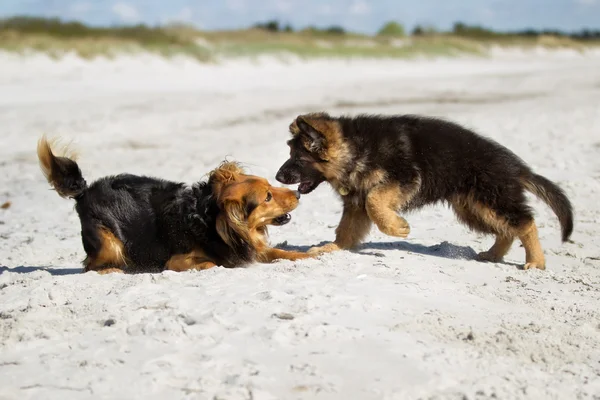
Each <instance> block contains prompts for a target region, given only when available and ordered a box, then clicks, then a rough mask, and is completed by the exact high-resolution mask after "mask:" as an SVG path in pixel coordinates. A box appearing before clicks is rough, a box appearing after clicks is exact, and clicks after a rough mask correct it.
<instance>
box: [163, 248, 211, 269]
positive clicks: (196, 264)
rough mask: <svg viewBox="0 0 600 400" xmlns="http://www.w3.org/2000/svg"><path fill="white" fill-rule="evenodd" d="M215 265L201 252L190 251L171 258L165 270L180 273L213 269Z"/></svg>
mask: <svg viewBox="0 0 600 400" xmlns="http://www.w3.org/2000/svg"><path fill="white" fill-rule="evenodd" d="M215 266H216V264H215V263H213V262H212V261H210V260H208V259H207V257H206V255H205V254H204V253H203V252H201V251H195V250H194V251H192V252H190V253H187V254H176V255H174V256H172V257H171V258H170V259H169V261H167V265H166V266H165V269H167V270H170V271H176V272H182V271H189V270H191V269H193V270H197V271H200V270H204V269H209V268H212V267H215Z"/></svg>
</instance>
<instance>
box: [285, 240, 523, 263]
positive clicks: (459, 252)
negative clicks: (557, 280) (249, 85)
mask: <svg viewBox="0 0 600 400" xmlns="http://www.w3.org/2000/svg"><path fill="white" fill-rule="evenodd" d="M326 243H328V242H321V243H319V244H318V245H316V246H322V245H324V244H326ZM277 247H279V248H281V249H284V250H294V251H302V252H305V251H307V250H308V249H310V248H311V247H312V246H290V245H287V244H282V245H280V246H277ZM382 250H400V251H403V252H406V253H409V254H410V253H415V254H422V255H425V256H433V257H441V258H446V259H450V260H468V261H476V260H477V252H476V251H475V250H473V249H472V248H471V247H469V246H457V245H455V244H452V243H449V242H445V241H444V242H442V243H440V244H435V245H433V246H424V245H422V244H418V243H410V242H405V241H397V242H366V243H363V244H361V245H360V246H358V247H357V248H356V249H355V250H351V251H352V252H353V253H358V254H364V255H369V256H375V257H385V254H384V253H382V252H381V251H382ZM499 264H505V265H511V266H514V267H517V268H523V266H522V265H519V264H515V263H512V262H506V261H503V262H501V263H499Z"/></svg>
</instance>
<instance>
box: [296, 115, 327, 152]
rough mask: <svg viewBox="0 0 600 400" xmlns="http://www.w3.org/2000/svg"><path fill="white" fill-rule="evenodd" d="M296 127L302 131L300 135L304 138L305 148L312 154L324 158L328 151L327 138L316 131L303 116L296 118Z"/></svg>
mask: <svg viewBox="0 0 600 400" xmlns="http://www.w3.org/2000/svg"><path fill="white" fill-rule="evenodd" d="M296 126H297V127H298V130H299V131H300V132H299V134H300V136H301V138H302V143H303V144H304V147H306V149H307V150H308V151H310V152H311V153H316V154H318V155H319V156H323V155H324V154H325V153H326V149H327V139H326V138H325V135H323V134H322V133H321V132H319V131H318V130H316V129H315V128H314V127H313V126H312V125H310V124H309V123H308V122H307V121H306V120H305V119H304V118H303V117H301V116H300V117H298V118H296Z"/></svg>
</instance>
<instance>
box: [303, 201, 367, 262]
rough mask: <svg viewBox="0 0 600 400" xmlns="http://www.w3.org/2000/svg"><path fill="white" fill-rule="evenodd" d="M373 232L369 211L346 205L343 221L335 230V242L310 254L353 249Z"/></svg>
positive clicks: (313, 250)
mask: <svg viewBox="0 0 600 400" xmlns="http://www.w3.org/2000/svg"><path fill="white" fill-rule="evenodd" d="M370 230H371V220H370V219H369V215H368V214H367V211H366V210H365V209H364V208H363V207H360V206H355V205H352V204H345V205H344V210H343V212H342V219H341V220H340V223H339V225H338V227H337V228H336V230H335V242H333V243H327V244H326V245H323V246H320V247H313V248H311V249H310V250H309V251H308V253H309V254H319V253H328V252H331V251H336V250H340V249H351V248H353V247H355V246H356V245H358V244H359V243H360V242H361V241H362V240H363V239H364V238H365V236H367V234H368V233H369V231H370Z"/></svg>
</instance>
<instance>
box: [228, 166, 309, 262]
mask: <svg viewBox="0 0 600 400" xmlns="http://www.w3.org/2000/svg"><path fill="white" fill-rule="evenodd" d="M268 193H270V194H271V196H272V197H271V200H270V201H268V202H267V201H266V198H267V194H268ZM218 199H219V200H218V202H219V204H220V207H221V209H222V210H223V211H224V212H223V213H221V214H219V216H218V217H217V232H218V233H219V235H220V236H221V238H222V239H223V240H224V241H225V242H226V243H227V244H229V245H230V246H231V245H233V244H234V240H235V237H236V236H237V237H241V238H243V239H244V240H245V241H247V242H248V243H250V244H251V245H252V247H253V248H254V249H255V250H256V252H257V258H258V261H261V262H272V261H274V260H276V259H280V258H282V259H287V260H297V259H301V258H307V257H309V256H308V255H307V254H306V253H300V252H291V251H285V250H280V249H274V248H271V247H270V246H269V244H268V230H267V225H272V224H273V221H274V219H275V218H277V217H279V216H281V215H283V214H286V213H289V212H291V211H293V210H294V209H295V208H296V207H297V206H298V199H297V198H296V196H295V194H294V192H292V191H291V190H289V189H284V188H276V187H273V186H271V185H270V184H269V182H268V181H267V180H266V179H264V178H260V177H257V176H252V175H241V174H237V175H236V176H234V177H233V178H232V179H231V180H229V181H227V183H225V184H223V185H222V186H221V191H220V193H219V195H218ZM248 202H253V204H257V206H256V207H255V208H254V210H253V211H252V212H251V213H250V215H248V216H247V217H246V216H245V213H244V209H245V204H247V203H248Z"/></svg>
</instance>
